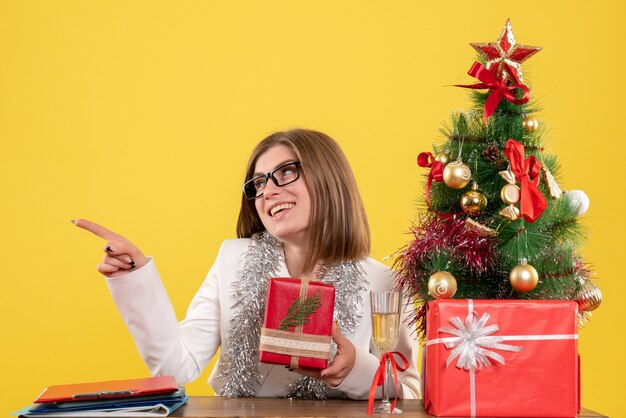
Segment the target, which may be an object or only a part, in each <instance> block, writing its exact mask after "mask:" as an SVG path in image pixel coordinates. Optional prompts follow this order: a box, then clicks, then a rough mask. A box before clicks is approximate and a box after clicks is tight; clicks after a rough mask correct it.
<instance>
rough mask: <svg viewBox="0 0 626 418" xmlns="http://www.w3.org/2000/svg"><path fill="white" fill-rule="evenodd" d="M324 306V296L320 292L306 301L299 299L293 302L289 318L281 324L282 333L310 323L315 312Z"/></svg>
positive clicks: (288, 312)
mask: <svg viewBox="0 0 626 418" xmlns="http://www.w3.org/2000/svg"><path fill="white" fill-rule="evenodd" d="M321 304H322V295H321V292H320V291H319V290H318V291H317V292H315V294H313V296H310V297H307V298H305V299H304V300H300V299H299V298H297V299H296V300H294V301H293V303H292V304H291V306H289V310H288V311H287V316H286V317H285V318H284V319H283V320H282V321H281V322H280V325H278V329H279V330H281V331H287V330H288V329H289V328H292V327H298V326H301V325H304V324H306V323H307V322H309V317H310V316H311V315H313V314H314V313H315V311H316V310H317V309H318V308H319V307H320V306H321Z"/></svg>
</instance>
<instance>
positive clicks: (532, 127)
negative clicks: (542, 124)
mask: <svg viewBox="0 0 626 418" xmlns="http://www.w3.org/2000/svg"><path fill="white" fill-rule="evenodd" d="M538 127H539V121H538V120H537V119H535V118H531V117H525V118H524V121H523V122H522V128H524V130H525V131H526V132H535V131H536V130H537V128H538Z"/></svg>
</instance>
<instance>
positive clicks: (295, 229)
mask: <svg viewBox="0 0 626 418" xmlns="http://www.w3.org/2000/svg"><path fill="white" fill-rule="evenodd" d="M294 161H297V158H296V156H295V155H294V154H293V152H291V150H290V149H289V148H288V147H286V146H285V145H275V146H273V147H272V148H270V149H268V150H267V151H265V153H263V154H261V156H260V157H259V158H258V159H257V162H256V165H255V167H254V174H253V175H252V177H256V176H261V175H265V174H266V173H269V172H270V171H272V170H274V169H275V168H277V167H280V166H282V165H284V164H286V163H290V162H294ZM276 175H277V176H278V173H277V174H276ZM254 203H255V207H256V210H257V213H258V214H259V217H260V218H261V222H263V225H264V226H265V229H267V231H268V232H269V233H270V234H272V236H274V237H275V238H277V239H278V240H279V241H281V242H283V243H288V244H296V245H298V244H299V245H306V243H307V239H308V234H307V229H308V225H309V218H310V216H311V199H310V195H309V191H308V189H307V187H306V183H305V182H304V178H303V177H302V175H301V176H300V178H299V179H298V180H296V181H294V182H293V183H290V184H287V185H285V186H282V187H278V186H276V184H275V183H274V181H272V180H271V179H269V180H268V181H267V184H266V186H265V189H264V190H263V196H261V197H258V198H256V200H255V202H254Z"/></svg>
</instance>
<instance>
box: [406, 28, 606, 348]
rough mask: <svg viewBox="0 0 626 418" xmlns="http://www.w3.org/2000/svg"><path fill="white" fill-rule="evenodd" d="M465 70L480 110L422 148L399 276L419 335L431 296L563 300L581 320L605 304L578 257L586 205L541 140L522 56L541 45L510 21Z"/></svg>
mask: <svg viewBox="0 0 626 418" xmlns="http://www.w3.org/2000/svg"><path fill="white" fill-rule="evenodd" d="M471 45H472V47H473V48H474V49H476V50H477V51H478V53H479V56H480V58H479V60H480V62H475V63H474V64H473V65H472V67H471V69H470V71H469V72H468V74H469V75H471V76H472V77H475V78H476V79H478V81H479V83H476V84H470V85H457V87H463V88H466V89H469V91H470V95H471V98H472V101H473V104H474V108H473V109H472V110H469V111H467V112H457V113H455V114H453V115H452V116H451V120H450V121H449V122H448V123H447V124H446V125H444V128H443V129H442V134H443V135H444V137H445V141H444V142H443V143H442V144H439V145H438V146H434V150H433V151H434V152H432V153H430V152H422V153H420V154H419V156H418V164H419V166H420V167H423V168H424V169H425V170H427V171H426V172H425V173H426V174H425V177H426V180H425V181H426V184H425V196H424V202H425V207H424V208H423V210H422V211H420V215H419V218H418V219H417V220H416V221H415V222H414V225H413V227H412V228H411V234H412V238H413V239H412V241H411V243H410V244H409V245H408V246H407V247H406V248H404V249H403V250H402V251H400V252H399V255H398V257H397V259H396V264H395V268H396V270H397V272H398V276H397V277H398V284H399V285H400V286H402V287H403V288H404V289H405V291H407V293H408V294H409V295H410V296H411V297H412V298H413V300H414V302H415V305H416V310H415V316H414V321H415V322H416V324H417V329H418V332H419V334H420V335H421V336H423V332H424V326H425V324H424V318H425V312H426V302H427V301H428V300H432V299H434V298H451V297H453V296H454V298H471V299H566V300H576V301H577V302H578V304H579V312H580V314H579V315H580V323H581V324H582V323H583V322H584V321H585V320H586V319H587V318H588V316H589V315H590V313H589V312H590V311H591V310H593V309H595V308H596V307H597V306H598V305H599V304H600V302H601V294H600V291H599V289H598V288H597V287H596V285H595V284H594V283H593V280H592V278H593V277H592V276H593V273H592V272H591V271H590V268H589V265H588V264H586V263H585V262H584V261H583V259H582V257H581V256H580V253H579V249H580V247H581V245H582V243H583V241H584V234H585V232H584V230H583V227H582V225H581V224H580V222H579V217H580V216H581V215H583V214H584V213H585V212H586V211H587V209H588V206H589V200H588V198H587V196H586V195H585V194H584V192H582V191H578V190H571V191H564V190H562V189H561V188H560V187H559V183H558V181H557V179H558V178H559V172H560V170H559V165H558V162H557V158H556V156H555V155H551V154H549V153H548V152H547V151H546V149H545V148H544V146H543V142H544V137H545V128H544V127H543V124H542V125H541V126H540V125H539V123H538V121H537V119H536V117H535V113H536V112H537V107H536V105H535V104H534V103H533V102H532V101H530V100H529V99H530V95H531V92H530V90H529V88H528V86H527V85H526V84H524V83H525V80H524V78H523V75H522V68H521V64H522V63H523V62H524V61H525V60H527V59H528V58H530V57H531V56H532V55H534V54H535V53H537V52H538V51H539V50H540V49H541V48H540V47H533V46H525V45H520V44H518V43H517V42H516V41H515V38H514V36H513V31H512V28H511V23H510V21H507V22H506V24H505V26H504V29H503V30H502V32H501V34H500V36H499V38H498V39H497V41H496V42H490V43H473V44H471Z"/></svg>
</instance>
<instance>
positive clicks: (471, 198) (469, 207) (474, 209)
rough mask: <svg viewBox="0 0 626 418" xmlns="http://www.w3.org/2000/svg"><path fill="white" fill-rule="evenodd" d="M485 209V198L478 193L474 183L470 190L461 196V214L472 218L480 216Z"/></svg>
mask: <svg viewBox="0 0 626 418" xmlns="http://www.w3.org/2000/svg"><path fill="white" fill-rule="evenodd" d="M486 207H487V198H486V197H485V195H484V194H482V193H481V192H480V191H478V185H477V184H476V183H474V184H473V185H472V190H470V191H468V192H465V193H463V196H461V210H462V211H463V213H465V214H467V215H470V216H474V215H478V214H480V213H481V212H482V211H484V210H485V208H486Z"/></svg>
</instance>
